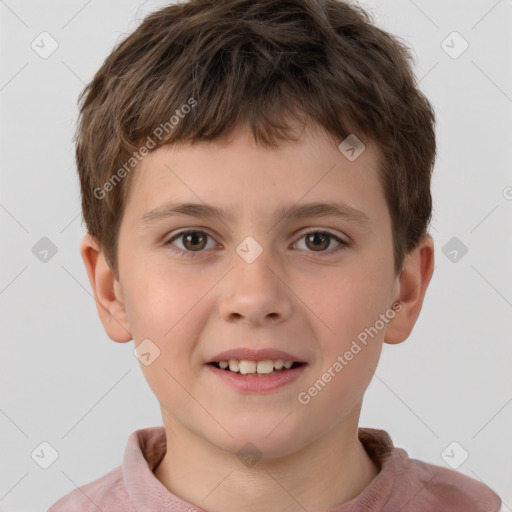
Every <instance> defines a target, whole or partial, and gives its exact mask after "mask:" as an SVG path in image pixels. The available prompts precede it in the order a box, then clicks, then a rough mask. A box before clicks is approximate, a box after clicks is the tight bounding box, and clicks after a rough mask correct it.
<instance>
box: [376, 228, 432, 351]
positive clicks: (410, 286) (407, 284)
mask: <svg viewBox="0 0 512 512" xmlns="http://www.w3.org/2000/svg"><path fill="white" fill-rule="evenodd" d="M433 272H434V242H433V240H432V238H431V237H430V236H429V235H426V236H425V237H423V238H422V240H421V241H420V242H419V243H418V245H417V246H416V247H415V248H414V249H413V250H412V251H411V252H410V253H409V254H407V255H406V257H405V260H404V265H403V267H402V272H401V274H400V276H399V278H398V279H399V291H398V297H395V300H397V301H399V302H400V305H401V309H400V311H399V312H398V313H397V314H396V316H395V318H394V319H393V321H392V322H390V324H389V326H388V328H387V330H386V334H385V337H384V341H385V343H389V344H397V343H401V342H402V341H405V340H406V339H407V338H408V337H409V335H410V334H411V331H412V330H413V328H414V325H415V324H416V320H417V319H418V316H419V314H420V311H421V308H422V306H423V300H424V298H425V293H426V291H427V288H428V285H429V283H430V280H431V278H432V274H433Z"/></svg>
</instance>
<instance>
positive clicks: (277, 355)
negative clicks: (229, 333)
mask: <svg viewBox="0 0 512 512" xmlns="http://www.w3.org/2000/svg"><path fill="white" fill-rule="evenodd" d="M230 359H237V360H238V361H240V360H242V359H243V360H246V361H267V360H269V359H271V360H272V361H276V360H277V359H282V360H283V361H292V362H293V363H305V362H306V361H304V360H303V359H301V358H300V357H298V356H296V355H293V354H290V353H288V352H284V351H283V350H278V349H274V348H268V349H259V350H254V349H252V348H244V347H238V348H232V349H230V350H225V351H224V352H220V353H219V354H217V355H215V356H213V357H212V358H211V359H209V360H208V361H206V364H208V363H218V362H219V361H229V360H230ZM258 378H261V377H258Z"/></svg>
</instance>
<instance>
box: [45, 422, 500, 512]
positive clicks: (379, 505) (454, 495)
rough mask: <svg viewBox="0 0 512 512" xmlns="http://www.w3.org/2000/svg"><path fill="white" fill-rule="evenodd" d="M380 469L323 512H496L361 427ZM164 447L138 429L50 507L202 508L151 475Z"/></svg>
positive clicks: (92, 511)
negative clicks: (111, 461)
mask: <svg viewBox="0 0 512 512" xmlns="http://www.w3.org/2000/svg"><path fill="white" fill-rule="evenodd" d="M359 439H360V440H361V442H362V443H363V445H364V447H365V449H366V451H367V452H368V454H369V455H370V457H372V459H373V460H375V462H377V464H378V465H379V466H380V468H381V470H380V473H379V474H378V475H377V476H376V477H375V478H374V479H373V480H372V481H371V482H370V484H369V485H368V487H366V489H364V490H363V491H362V492H361V493H360V494H359V495H358V496H356V497H355V498H353V499H351V500H350V501H348V502H345V503H343V504H341V505H338V506H337V507H335V508H333V509H331V510H330V511H325V512H377V511H380V512H397V511H398V510H400V512H498V511H499V509H500V505H501V500H500V498H499V496H498V495H497V494H496V493H495V492H494V491H492V490H491V489H490V488H489V487H487V486H486V485H484V484H483V483H481V482H479V481H478V480H474V479H473V478H470V477H468V476H466V475H463V474H462V473H458V472H457V471H454V470H452V469H448V468H444V467H441V466H436V465H433V464H428V463H426V462H422V461H420V460H416V459H410V458H409V456H408V455H407V452H406V451H405V450H403V449H401V448H395V447H394V446H393V443H392V441H391V438H390V437H389V435H388V434H387V432H386V431H384V430H377V429H371V428H359ZM165 452H166V437H165V430H164V427H151V428H145V429H140V430H136V431H135V432H133V433H132V434H131V435H130V437H129V438H128V442H127V444H126V449H125V452H124V459H123V464H122V465H121V466H119V467H117V468H116V469H113V470H112V471H110V472H109V473H107V474H106V475H104V476H102V477H101V478H98V479H97V480H94V481H93V482H90V483H88V484H87V485H83V486H82V487H81V488H79V489H75V490H73V491H72V492H70V493H69V494H67V495H66V496H64V497H62V498H61V499H60V500H58V501H57V502H56V503H54V504H53V505H52V506H51V507H50V508H49V510H48V512H78V511H80V512H99V511H100V510H101V512H121V511H122V512H177V511H184V512H185V511H190V512H193V511H198V512H204V509H201V508H199V507H198V506H195V505H193V504H192V503H189V502H187V501H185V500H183V499H181V498H179V497H178V496H176V495H175V494H173V493H172V492H170V491H169V490H168V489H167V488H166V487H164V485H163V484H162V483H161V482H160V481H159V480H158V479H157V478H156V477H155V475H154V474H153V470H154V468H156V467H157V465H158V464H159V462H160V461H161V460H162V458H163V456H164V454H165Z"/></svg>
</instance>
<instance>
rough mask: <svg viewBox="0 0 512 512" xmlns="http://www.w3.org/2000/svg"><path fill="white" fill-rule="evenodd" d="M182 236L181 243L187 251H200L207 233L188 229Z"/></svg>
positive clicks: (204, 243)
mask: <svg viewBox="0 0 512 512" xmlns="http://www.w3.org/2000/svg"><path fill="white" fill-rule="evenodd" d="M181 236H182V240H183V245H184V247H185V248H186V249H187V250H189V251H200V250H201V249H204V247H205V246H206V240H207V238H208V235H206V233H203V232H201V231H190V232H188V233H184V234H183V235H181Z"/></svg>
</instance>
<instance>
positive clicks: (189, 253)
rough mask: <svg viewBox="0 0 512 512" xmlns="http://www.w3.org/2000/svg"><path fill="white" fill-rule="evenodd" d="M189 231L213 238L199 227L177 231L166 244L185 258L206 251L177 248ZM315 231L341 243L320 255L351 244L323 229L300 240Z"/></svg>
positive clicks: (309, 232) (343, 248)
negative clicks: (178, 241) (174, 243)
mask: <svg viewBox="0 0 512 512" xmlns="http://www.w3.org/2000/svg"><path fill="white" fill-rule="evenodd" d="M189 233H203V234H205V235H206V236H208V237H210V238H213V237H212V236H210V235H209V234H208V233H206V232H205V231H201V230H199V229H195V230H191V229H188V230H184V231H180V232H178V233H176V234H175V235H174V236H173V237H172V238H170V239H169V240H168V241H167V242H165V244H164V245H166V246H168V248H169V250H170V251H171V252H173V253H175V254H177V255H178V256H182V257H185V258H193V257H196V255H197V254H200V253H202V252H204V250H201V251H184V250H182V249H179V248H176V246H173V244H172V242H173V241H174V240H176V239H178V238H180V237H181V236H184V235H187V234H189ZM314 233H320V234H322V235H327V236H329V237H330V238H334V239H335V240H336V241H337V242H339V244H340V245H339V246H338V247H336V248H335V249H333V250H330V251H319V252H318V254H320V255H321V254H324V253H327V254H329V255H332V254H337V253H338V252H340V251H343V250H345V249H346V248H347V247H349V246H350V243H349V242H346V241H345V240H342V239H341V238H339V237H338V236H336V235H333V234H332V233H329V232H328V231H322V230H312V231H307V232H306V233H302V235H301V236H300V238H299V240H301V239H302V238H304V237H305V236H307V235H311V234H314ZM306 252H311V253H312V254H315V251H306ZM315 257H316V256H315Z"/></svg>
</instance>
